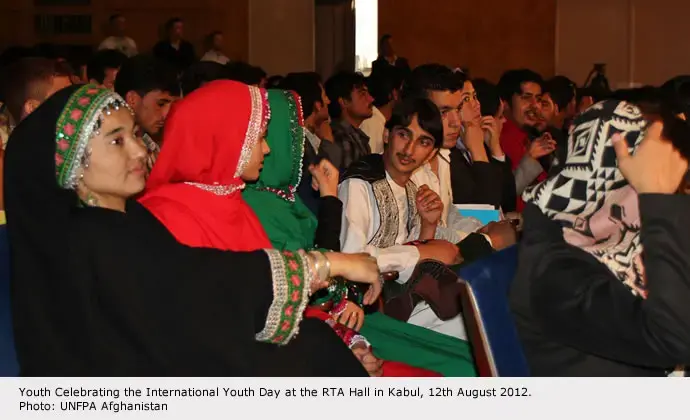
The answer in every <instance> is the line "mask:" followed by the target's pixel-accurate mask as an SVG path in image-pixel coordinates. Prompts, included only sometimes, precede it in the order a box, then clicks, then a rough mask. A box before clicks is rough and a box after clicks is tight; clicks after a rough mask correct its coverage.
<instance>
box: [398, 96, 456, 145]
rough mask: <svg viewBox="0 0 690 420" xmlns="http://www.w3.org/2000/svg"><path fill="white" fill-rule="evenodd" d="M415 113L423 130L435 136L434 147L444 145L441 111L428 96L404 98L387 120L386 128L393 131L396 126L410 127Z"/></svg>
mask: <svg viewBox="0 0 690 420" xmlns="http://www.w3.org/2000/svg"><path fill="white" fill-rule="evenodd" d="M415 115H416V116H417V122H418V123H419V126H420V127H421V128H422V130H424V131H426V132H428V133H429V134H431V136H432V137H433V138H434V148H437V149H438V148H440V147H441V146H443V120H442V119H441V112H440V111H439V110H438V107H437V106H436V105H434V103H433V102H431V101H430V100H428V99H426V98H418V97H409V98H406V99H403V101H402V102H400V103H398V104H397V105H396V106H395V108H393V114H392V115H391V118H390V120H388V121H387V122H386V128H387V129H388V130H389V131H390V132H393V129H394V128H395V127H409V125H410V124H411V123H412V118H413V117H414V116H415Z"/></svg>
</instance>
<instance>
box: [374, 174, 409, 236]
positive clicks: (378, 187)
mask: <svg viewBox="0 0 690 420" xmlns="http://www.w3.org/2000/svg"><path fill="white" fill-rule="evenodd" d="M371 188H372V191H373V193H374V198H375V199H376V206H377V207H378V210H379V217H380V219H381V224H380V225H379V228H378V229H377V230H376V232H375V233H374V236H373V237H372V238H371V240H370V241H369V244H370V245H373V246H375V247H377V248H386V247H390V246H393V245H395V238H397V237H398V226H399V223H400V219H399V217H400V215H399V214H398V204H397V203H396V201H395V196H394V195H393V189H392V188H391V186H390V184H389V183H388V180H387V179H385V178H384V179H380V180H378V181H374V182H373V183H372V184H371ZM405 193H406V194H407V217H408V219H407V233H408V235H409V233H410V232H412V230H413V228H414V226H415V225H416V224H417V223H418V222H417V219H418V218H419V214H418V213H417V205H416V203H415V197H416V195H417V186H416V185H414V183H412V182H408V183H407V184H406V185H405Z"/></svg>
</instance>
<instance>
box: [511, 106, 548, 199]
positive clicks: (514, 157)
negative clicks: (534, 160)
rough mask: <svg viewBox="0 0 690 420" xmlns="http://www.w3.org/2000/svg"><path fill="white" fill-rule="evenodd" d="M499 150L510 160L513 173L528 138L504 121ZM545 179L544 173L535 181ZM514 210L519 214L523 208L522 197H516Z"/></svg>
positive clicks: (525, 151)
mask: <svg viewBox="0 0 690 420" xmlns="http://www.w3.org/2000/svg"><path fill="white" fill-rule="evenodd" d="M500 141H501V148H502V149H503V152H504V153H505V154H506V155H507V156H508V157H509V158H510V164H511V169H512V170H513V171H514V170H515V169H517V167H518V166H519V165H520V161H521V160H522V158H523V157H525V154H526V153H527V148H528V146H529V136H528V135H527V133H526V132H525V131H524V130H522V129H521V128H520V127H518V126H517V124H515V123H514V122H513V121H511V120H510V119H506V121H505V123H503V130H502V131H501V140H500ZM545 179H546V172H543V171H542V173H541V174H539V176H538V177H537V181H539V182H541V181H543V180H545ZM516 204H517V208H516V210H517V211H519V212H521V211H522V209H523V208H524V207H525V203H524V202H523V201H522V197H521V196H518V197H517V203H516Z"/></svg>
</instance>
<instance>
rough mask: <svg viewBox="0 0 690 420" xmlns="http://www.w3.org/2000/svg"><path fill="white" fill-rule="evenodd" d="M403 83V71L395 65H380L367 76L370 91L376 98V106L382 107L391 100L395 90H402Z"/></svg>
mask: <svg viewBox="0 0 690 420" xmlns="http://www.w3.org/2000/svg"><path fill="white" fill-rule="evenodd" d="M402 84H403V74H402V71H401V70H400V69H399V68H397V67H393V66H381V67H378V68H377V69H376V70H375V71H374V72H372V73H371V76H369V77H368V78H367V86H368V87H369V93H370V94H371V96H372V97H373V98H374V106H377V107H381V106H383V105H386V104H387V103H389V102H390V101H391V99H392V98H391V96H392V95H393V91H395V90H397V91H400V90H401V89H402Z"/></svg>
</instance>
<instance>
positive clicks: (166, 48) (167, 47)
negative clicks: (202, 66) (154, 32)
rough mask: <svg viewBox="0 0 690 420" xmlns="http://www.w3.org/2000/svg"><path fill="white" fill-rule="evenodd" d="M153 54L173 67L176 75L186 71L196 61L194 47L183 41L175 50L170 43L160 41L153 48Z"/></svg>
mask: <svg viewBox="0 0 690 420" xmlns="http://www.w3.org/2000/svg"><path fill="white" fill-rule="evenodd" d="M153 54H154V55H155V56H156V57H157V58H158V59H160V60H163V61H165V62H167V63H169V64H170V65H171V66H173V67H174V68H175V69H176V70H177V72H178V73H182V72H183V71H185V70H187V68H188V67H189V66H191V65H192V64H193V63H194V62H195V61H196V53H195V52H194V46H193V45H192V44H191V43H189V42H187V41H185V40H182V41H180V46H179V48H175V47H173V46H172V45H171V44H170V41H167V40H166V41H160V42H158V43H157V44H156V45H155V46H154V47H153Z"/></svg>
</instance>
